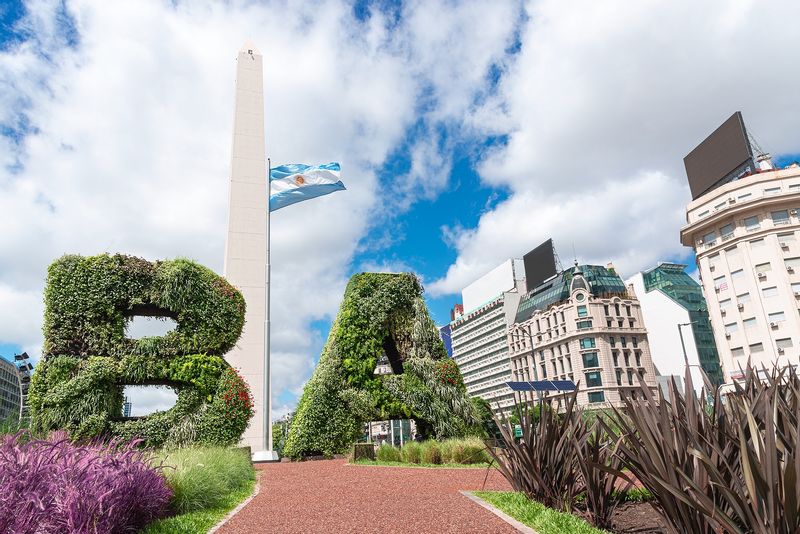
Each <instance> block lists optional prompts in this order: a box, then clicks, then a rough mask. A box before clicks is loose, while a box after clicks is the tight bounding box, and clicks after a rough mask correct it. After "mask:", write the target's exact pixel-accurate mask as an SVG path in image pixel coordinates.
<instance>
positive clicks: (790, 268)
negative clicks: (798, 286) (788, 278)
mask: <svg viewBox="0 0 800 534" xmlns="http://www.w3.org/2000/svg"><path fill="white" fill-rule="evenodd" d="M786 272H788V273H793V272H794V267H792V266H791V265H787V266H786Z"/></svg>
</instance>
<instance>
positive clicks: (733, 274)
mask: <svg viewBox="0 0 800 534" xmlns="http://www.w3.org/2000/svg"><path fill="white" fill-rule="evenodd" d="M743 276H744V269H736V270H735V271H732V272H731V280H740V279H741V278H742V277H743Z"/></svg>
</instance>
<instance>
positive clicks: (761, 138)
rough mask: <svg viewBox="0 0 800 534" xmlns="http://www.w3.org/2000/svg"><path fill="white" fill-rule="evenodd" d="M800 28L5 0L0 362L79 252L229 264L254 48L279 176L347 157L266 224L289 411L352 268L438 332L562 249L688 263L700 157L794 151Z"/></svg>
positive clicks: (717, 15) (32, 345)
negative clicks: (386, 286)
mask: <svg viewBox="0 0 800 534" xmlns="http://www.w3.org/2000/svg"><path fill="white" fill-rule="evenodd" d="M797 20H800V3H797V2H794V1H788V0H787V1H783V2H781V1H770V0H766V1H762V2H756V1H754V0H753V1H730V2H714V3H697V2H690V1H685V0H676V1H673V2H656V1H651V0H644V1H641V2H622V1H596V0H577V1H575V2H569V3H564V2H559V1H555V0H542V1H530V2H524V1H506V0H493V1H491V2H488V1H484V2H477V1H463V2H455V1H445V0H427V1H422V0H420V1H409V2H394V1H374V2H370V1H357V2H355V3H353V2H345V1H316V2H308V1H306V2H304V1H295V0H282V1H270V2H257V1H236V0H230V1H227V2H211V1H205V0H193V1H191V2H188V1H187V2H183V1H176V0H170V1H158V0H135V1H134V0H131V1H125V0H120V1H117V2H104V1H101V0H76V1H47V0H36V1H31V2H25V3H19V2H15V1H10V2H9V1H6V2H4V3H2V4H1V5H0V214H2V216H0V355H2V356H5V357H9V356H12V355H13V353H14V352H18V351H21V350H25V351H27V352H28V353H29V354H31V355H32V356H33V357H34V358H35V359H36V358H38V357H40V355H41V344H42V333H41V325H42V313H43V304H42V291H43V286H44V279H45V274H46V268H47V265H48V264H49V263H50V262H52V261H53V260H54V259H56V258H58V257H59V256H61V255H62V254H66V253H77V254H84V255H91V254H98V253H103V252H109V253H114V252H121V253H127V254H134V255H138V256H141V257H144V258H146V259H149V260H156V259H166V258H175V257H188V258H192V259H194V260H197V261H199V262H200V263H202V264H204V265H207V266H208V267H210V268H212V269H214V270H215V271H217V272H221V271H222V262H223V253H224V239H225V232H226V210H227V202H226V201H227V183H228V182H227V181H228V174H229V161H230V150H231V136H232V127H233V87H234V86H233V84H234V75H235V58H236V53H237V51H238V50H239V48H240V47H241V46H242V44H243V43H244V42H245V41H246V40H248V39H250V40H252V41H253V42H254V43H256V46H257V47H258V48H259V50H260V51H261V52H262V54H263V55H264V80H265V87H264V91H265V117H266V142H267V154H268V155H269V157H270V158H271V160H272V162H274V163H276V164H279V163H306V164H319V163H326V162H329V161H339V162H340V163H341V165H342V179H343V181H344V182H345V184H346V185H347V188H348V189H347V191H345V192H341V193H336V194H333V195H329V196H326V197H323V198H319V199H314V200H312V201H308V202H304V203H301V204H297V205H295V206H292V207H290V208H287V209H284V210H280V211H279V212H276V213H274V214H273V217H272V228H271V232H272V233H271V237H272V255H271V264H272V281H271V282H272V291H273V293H272V303H271V315H272V325H273V330H272V345H271V349H272V369H273V390H274V397H273V405H274V414H273V415H274V416H275V417H278V416H280V415H282V414H283V413H286V412H287V411H289V410H291V409H292V408H293V407H294V405H295V404H296V402H297V398H298V395H299V394H300V393H301V392H302V387H303V385H304V383H305V381H306V380H307V379H308V378H309V377H310V376H311V373H312V372H313V369H314V366H315V363H316V361H317V359H318V357H319V353H320V350H321V348H322V345H323V344H324V342H325V339H326V338H327V335H328V330H329V328H330V324H331V321H332V319H333V318H334V317H335V315H336V312H337V309H338V306H339V303H340V301H341V297H342V293H343V290H344V287H345V284H346V283H347V280H348V278H349V277H350V276H351V275H352V274H353V273H356V272H360V271H412V272H415V273H417V274H418V275H419V276H420V278H421V279H422V281H423V283H424V285H425V288H426V299H427V302H428V305H429V307H430V309H431V312H432V314H433V317H434V319H435V320H436V322H437V323H439V324H443V323H446V322H447V321H448V320H449V310H450V308H451V307H452V305H453V304H454V303H456V302H459V301H460V296H459V293H460V290H461V289H462V288H463V287H464V286H465V285H467V284H469V283H470V282H472V281H473V280H474V279H476V278H478V277H479V276H480V275H481V274H483V273H485V272H486V271H488V270H490V269H491V268H493V267H494V266H496V265H498V264H499V263H501V262H502V261H503V260H504V259H507V258H509V257H521V256H522V255H523V254H524V253H525V252H527V251H528V250H530V249H531V248H533V247H534V246H536V245H537V244H539V243H541V242H542V241H544V240H545V239H547V238H548V237H552V238H553V239H554V242H555V246H556V250H557V252H558V253H559V256H560V257H561V260H562V263H564V262H566V263H569V262H570V261H571V260H572V258H573V250H574V255H575V256H577V258H578V259H579V260H580V261H581V262H582V263H599V264H605V263H607V262H609V261H613V262H614V264H615V265H616V267H617V268H618V270H619V271H621V273H622V274H623V276H629V275H631V274H633V273H635V272H637V271H638V270H642V269H646V268H649V267H652V266H654V265H655V264H656V263H657V262H658V261H681V262H686V263H689V264H690V265H691V264H692V263H693V261H694V260H693V257H692V254H691V251H690V250H689V249H687V248H684V247H682V246H681V244H680V243H679V229H680V227H681V225H682V224H683V223H684V221H685V211H684V209H685V205H686V203H687V202H688V201H689V199H690V196H689V190H688V187H687V185H686V177H685V172H684V169H683V163H682V159H683V156H685V155H686V154H687V153H688V152H689V151H690V150H691V149H692V148H693V147H694V146H696V145H697V144H698V143H699V142H700V141H701V140H702V139H703V138H704V137H705V136H706V135H708V134H709V133H710V132H711V131H712V130H713V129H714V128H716V126H718V125H719V124H720V123H722V121H724V120H725V119H726V118H727V117H728V116H730V115H731V113H733V112H734V111H737V110H741V111H742V112H743V114H744V118H745V121H746V123H747V127H748V129H749V131H750V132H751V133H752V134H753V135H754V136H755V137H756V139H757V140H758V142H759V144H760V145H761V146H762V147H763V148H765V149H766V150H767V151H769V152H771V153H772V154H773V155H774V156H775V157H776V160H777V161H779V162H781V163H788V162H790V161H793V160H794V159H800V135H798V132H800V128H798V126H799V124H798V123H799V122H800V109H798V100H797V95H798V94H800V69H798V66H797V50H800V33H798V32H797V31H796V21H797ZM165 402H168V401H166V400H165V396H164V394H163V392H156V393H152V392H151V393H149V394H148V393H142V394H141V395H140V396H139V397H137V399H134V405H135V407H136V406H137V405H138V407H139V409H141V410H143V411H147V410H151V409H156V408H163V407H164V403H165ZM135 409H136V408H135Z"/></svg>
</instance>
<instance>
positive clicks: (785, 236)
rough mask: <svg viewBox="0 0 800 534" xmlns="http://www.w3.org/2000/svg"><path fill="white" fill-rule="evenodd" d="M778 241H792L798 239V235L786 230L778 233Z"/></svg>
mask: <svg viewBox="0 0 800 534" xmlns="http://www.w3.org/2000/svg"><path fill="white" fill-rule="evenodd" d="M778 241H780V242H781V243H789V242H792V241H797V236H795V235H794V232H786V233H783V234H778Z"/></svg>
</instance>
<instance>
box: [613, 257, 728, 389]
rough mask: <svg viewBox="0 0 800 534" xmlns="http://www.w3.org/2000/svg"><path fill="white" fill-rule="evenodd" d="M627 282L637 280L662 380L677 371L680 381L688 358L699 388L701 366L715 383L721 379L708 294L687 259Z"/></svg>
mask: <svg viewBox="0 0 800 534" xmlns="http://www.w3.org/2000/svg"><path fill="white" fill-rule="evenodd" d="M625 283H626V284H627V285H633V289H634V291H635V293H636V296H637V297H638V299H639V304H640V305H641V308H642V318H643V320H644V323H645V325H647V337H648V340H649V342H650V355H651V356H652V359H653V365H654V366H655V369H656V373H657V374H658V375H660V376H661V377H663V380H668V379H669V377H670V376H675V377H676V381H678V382H679V383H680V382H681V381H682V379H683V376H684V374H685V372H686V365H687V362H688V365H689V369H690V371H691V373H692V382H693V383H694V385H695V387H696V388H698V389H699V388H700V387H702V386H703V385H704V380H703V373H701V370H702V371H703V372H705V374H706V375H707V376H708V377H709V379H710V380H711V381H712V383H714V384H715V385H719V384H721V383H722V381H723V378H722V371H721V369H720V365H719V355H718V354H717V347H716V343H715V342H714V331H713V330H712V328H711V320H710V319H709V317H708V306H707V304H706V299H705V297H703V289H702V288H701V287H700V284H699V283H697V281H696V280H695V279H694V278H692V277H691V276H689V274H687V273H686V265H681V264H677V263H660V264H658V266H656V267H653V268H652V269H648V270H646V271H642V272H639V273H636V274H635V275H634V276H632V277H631V278H629V279H628V280H626V281H625ZM684 351H685V353H684ZM684 354H685V358H684ZM659 382H661V380H659Z"/></svg>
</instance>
